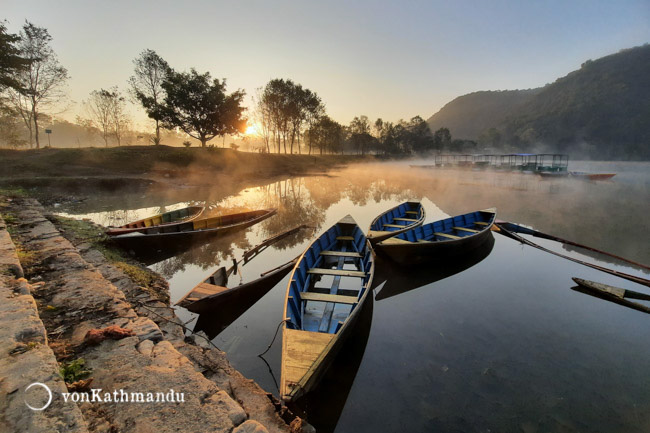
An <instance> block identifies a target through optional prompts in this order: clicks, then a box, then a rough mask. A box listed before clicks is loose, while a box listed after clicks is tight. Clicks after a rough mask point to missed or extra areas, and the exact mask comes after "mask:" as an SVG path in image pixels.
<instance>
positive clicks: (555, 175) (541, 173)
mask: <svg viewBox="0 0 650 433" xmlns="http://www.w3.org/2000/svg"><path fill="white" fill-rule="evenodd" d="M535 173H537V174H538V175H539V176H542V177H543V178H548V179H555V178H560V177H567V176H568V175H569V173H568V172H566V171H536V172H535Z"/></svg>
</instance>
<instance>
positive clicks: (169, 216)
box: [106, 206, 205, 236]
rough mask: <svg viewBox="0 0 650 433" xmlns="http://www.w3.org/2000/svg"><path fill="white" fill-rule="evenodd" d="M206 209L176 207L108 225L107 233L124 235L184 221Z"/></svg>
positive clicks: (193, 217) (192, 218)
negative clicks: (116, 225)
mask: <svg viewBox="0 0 650 433" xmlns="http://www.w3.org/2000/svg"><path fill="white" fill-rule="evenodd" d="M204 209H205V207H204V206H189V207H184V208H182V209H176V210H172V211H169V212H165V213H161V214H158V215H154V216H150V217H148V218H143V219H141V220H137V221H133V222H130V223H128V224H124V225H122V226H119V227H108V229H107V230H106V234H107V235H109V236H117V235H123V234H126V233H132V232H137V231H140V230H142V229H146V228H149V227H156V226H163V225H164V226H169V225H172V224H179V223H183V222H188V221H192V220H194V219H196V218H198V217H199V216H200V215H201V214H202V213H203V210H204Z"/></svg>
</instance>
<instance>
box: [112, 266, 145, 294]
mask: <svg viewBox="0 0 650 433" xmlns="http://www.w3.org/2000/svg"><path fill="white" fill-rule="evenodd" d="M112 264H113V266H115V267H117V268H119V269H120V270H121V271H122V272H124V273H125V274H126V275H128V276H129V278H130V279H131V280H132V281H133V282H134V283H136V284H137V285H138V286H142V287H146V288H151V287H152V286H153V284H154V283H155V282H156V278H155V277H154V276H153V275H152V274H151V273H150V272H147V271H145V270H143V269H140V268H139V267H137V266H134V265H131V264H129V263H126V262H112Z"/></svg>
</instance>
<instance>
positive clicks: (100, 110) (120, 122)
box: [85, 86, 129, 147]
mask: <svg viewBox="0 0 650 433" xmlns="http://www.w3.org/2000/svg"><path fill="white" fill-rule="evenodd" d="M125 102H126V101H125V99H124V97H123V96H122V95H121V94H120V91H119V90H118V88H117V86H115V87H113V88H111V89H109V90H105V89H100V90H94V91H92V92H91V93H90V98H88V100H87V101H86V103H85V105H86V111H87V112H88V115H89V116H90V120H91V121H92V122H93V124H94V125H95V126H96V127H97V128H98V129H99V130H100V131H101V134H102V139H103V140H104V145H105V146H107V147H108V139H109V137H111V136H113V137H115V140H116V142H117V145H118V146H121V145H122V138H123V137H124V133H125V132H126V130H127V129H128V124H129V119H128V116H127V115H126V111H125Z"/></svg>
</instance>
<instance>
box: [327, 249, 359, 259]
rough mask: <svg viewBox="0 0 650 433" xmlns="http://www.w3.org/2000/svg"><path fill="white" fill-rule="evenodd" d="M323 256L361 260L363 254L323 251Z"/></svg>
mask: <svg viewBox="0 0 650 433" xmlns="http://www.w3.org/2000/svg"><path fill="white" fill-rule="evenodd" d="M320 255H321V256H338V257H357V258H361V257H362V256H361V253H355V252H353V251H321V252H320Z"/></svg>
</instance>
